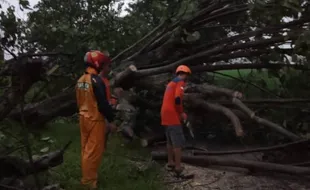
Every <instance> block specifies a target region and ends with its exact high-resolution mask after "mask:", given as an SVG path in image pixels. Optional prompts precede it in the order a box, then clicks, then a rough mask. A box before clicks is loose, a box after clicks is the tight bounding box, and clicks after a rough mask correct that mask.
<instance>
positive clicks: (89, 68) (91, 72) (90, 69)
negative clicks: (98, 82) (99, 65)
mask: <svg viewBox="0 0 310 190" xmlns="http://www.w3.org/2000/svg"><path fill="white" fill-rule="evenodd" d="M85 73H88V74H94V75H98V72H97V71H96V69H94V68H91V67H87V68H86V71H85Z"/></svg>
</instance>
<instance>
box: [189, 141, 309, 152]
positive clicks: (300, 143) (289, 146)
mask: <svg viewBox="0 0 310 190" xmlns="http://www.w3.org/2000/svg"><path fill="white" fill-rule="evenodd" d="M309 143H310V140H308V139H306V140H300V141H297V142H292V143H287V144H280V145H276V146H270V147H262V148H255V149H248V150H230V151H193V154H194V155H210V156H219V155H228V154H246V153H253V152H267V151H275V150H282V149H294V148H298V149H302V148H305V149H308V148H309Z"/></svg>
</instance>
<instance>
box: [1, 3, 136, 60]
mask: <svg viewBox="0 0 310 190" xmlns="http://www.w3.org/2000/svg"><path fill="white" fill-rule="evenodd" d="M28 1H29V4H30V7H31V8H33V6H35V5H36V4H37V3H38V2H39V1H40V0H28ZM134 1H135V0H124V3H125V5H124V6H123V12H122V13H121V15H120V16H124V15H126V12H125V11H124V10H125V8H126V7H127V4H128V3H130V2H134ZM18 2H19V0H6V1H5V3H2V2H1V7H2V8H0V10H6V9H7V8H8V7H9V6H10V5H13V6H14V7H15V14H16V16H17V17H19V18H21V19H23V20H26V19H27V13H29V12H30V11H31V10H24V11H22V10H20V8H19V3H18ZM115 8H117V5H116V6H115ZM11 58H12V56H11V55H10V54H9V53H7V52H4V59H6V60H8V59H11Z"/></svg>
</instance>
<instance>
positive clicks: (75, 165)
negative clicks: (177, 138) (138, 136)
mask: <svg viewBox="0 0 310 190" xmlns="http://www.w3.org/2000/svg"><path fill="white" fill-rule="evenodd" d="M42 137H49V140H46V139H45V140H42V138H41V140H34V139H32V141H33V142H32V144H33V147H32V148H33V150H34V151H33V152H34V154H35V153H38V152H39V151H40V150H42V149H44V148H45V149H46V148H47V147H48V148H49V150H50V151H53V150H57V149H59V148H61V147H63V146H64V145H65V144H66V143H67V142H68V141H69V140H72V141H73V142H72V144H71V145H70V147H69V148H68V149H67V151H66V153H65V155H64V163H63V164H62V165H60V166H57V167H55V168H52V169H51V170H50V172H49V175H48V176H50V177H49V178H50V179H49V180H52V181H54V182H55V183H60V184H61V185H63V186H64V188H65V189H66V190H79V189H81V186H80V178H81V170H80V133H79V126H78V125H77V124H75V123H66V122H65V123H53V124H50V125H49V127H48V129H47V130H46V131H44V132H43V134H42ZM137 147H138V146H137V142H134V143H133V144H130V145H123V144H122V139H121V138H119V137H118V136H117V135H114V136H111V138H110V139H109V143H108V147H107V151H106V153H105V155H104V156H103V160H102V164H101V167H100V171H99V180H98V181H99V189H109V190H125V189H126V190H145V189H150V190H157V189H161V190H164V189H165V187H164V185H163V183H162V179H161V176H160V167H159V166H158V165H156V164H154V163H153V164H151V162H144V163H145V165H147V163H149V164H148V165H149V166H150V167H147V169H145V170H142V171H141V170H139V168H138V167H137V166H136V165H135V164H133V163H132V162H130V161H129V159H128V157H135V158H144V159H146V158H149V157H150V155H149V152H148V151H147V150H145V149H142V148H137ZM41 154H42V153H41ZM40 176H43V175H40Z"/></svg>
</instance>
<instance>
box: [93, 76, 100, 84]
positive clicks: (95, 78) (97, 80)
mask: <svg viewBox="0 0 310 190" xmlns="http://www.w3.org/2000/svg"><path fill="white" fill-rule="evenodd" d="M100 80H101V78H100V77H99V76H98V75H93V74H92V75H91V81H92V82H93V83H99V81H100Z"/></svg>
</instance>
